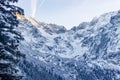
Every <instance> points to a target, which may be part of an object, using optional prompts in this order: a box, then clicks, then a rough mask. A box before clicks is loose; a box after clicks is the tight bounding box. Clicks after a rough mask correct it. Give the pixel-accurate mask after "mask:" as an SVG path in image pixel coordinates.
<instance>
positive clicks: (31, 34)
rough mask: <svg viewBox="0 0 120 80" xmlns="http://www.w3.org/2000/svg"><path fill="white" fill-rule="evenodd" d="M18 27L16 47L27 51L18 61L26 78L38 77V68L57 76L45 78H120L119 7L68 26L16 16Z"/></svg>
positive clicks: (56, 79) (22, 51)
mask: <svg viewBox="0 0 120 80" xmlns="http://www.w3.org/2000/svg"><path fill="white" fill-rule="evenodd" d="M17 30H18V31H19V32H21V35H22V36H23V38H24V40H23V41H21V43H20V46H19V50H20V51H21V53H24V54H26V61H25V63H21V64H20V65H22V66H21V69H23V72H24V73H25V74H26V80H41V79H40V77H41V76H40V75H42V74H43V73H42V74H40V75H39V74H38V73H37V71H38V72H42V71H43V72H44V70H46V71H49V72H51V74H52V76H53V75H55V76H58V77H57V78H54V77H51V78H50V77H49V78H46V79H45V78H44V80H120V11H117V12H111V13H106V14H104V15H101V16H100V17H99V18H94V19H93V20H92V21H91V22H83V23H81V24H80V25H79V26H76V27H73V28H72V29H70V30H66V28H65V27H64V26H59V25H56V24H47V23H43V22H39V21H37V20H35V19H33V18H31V17H30V18H25V19H22V20H19V27H17ZM27 63H28V64H27ZM28 65H29V66H28ZM30 66H31V67H30ZM33 68H35V69H34V70H33ZM27 70H29V71H31V72H27ZM46 73H47V72H46ZM46 73H45V74H46ZM47 75H48V74H47ZM43 76H44V75H43ZM52 78H54V79H52Z"/></svg>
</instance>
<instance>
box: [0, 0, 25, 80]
mask: <svg viewBox="0 0 120 80" xmlns="http://www.w3.org/2000/svg"><path fill="white" fill-rule="evenodd" d="M17 1H18V0H0V80H20V79H22V75H19V74H20V70H19V68H18V67H17V63H18V62H19V61H20V59H21V58H22V57H24V55H23V54H22V53H20V51H19V50H18V46H19V42H20V40H23V38H22V36H21V35H20V33H19V32H18V31H17V30H16V29H15V28H16V27H17V26H18V23H19V22H18V20H17V19H16V16H15V15H14V13H15V12H16V11H17V12H18V13H19V14H22V15H23V10H22V9H21V8H19V7H17V6H14V5H12V3H15V2H17Z"/></svg>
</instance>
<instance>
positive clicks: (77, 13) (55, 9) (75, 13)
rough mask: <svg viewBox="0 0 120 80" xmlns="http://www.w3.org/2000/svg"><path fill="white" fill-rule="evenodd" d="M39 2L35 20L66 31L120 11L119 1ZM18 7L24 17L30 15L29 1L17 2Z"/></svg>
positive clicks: (68, 0) (57, 0)
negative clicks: (56, 25) (20, 8)
mask: <svg viewBox="0 0 120 80" xmlns="http://www.w3.org/2000/svg"><path fill="white" fill-rule="evenodd" d="M40 1H42V0H39V1H38V3H37V11H36V16H35V18H36V19H37V20H39V21H41V22H46V23H54V24H58V25H63V26H65V27H66V28H67V29H70V28H71V27H73V26H77V25H79V24H80V23H81V22H83V21H90V20H92V18H94V17H96V16H97V17H98V16H100V15H101V14H103V13H106V12H110V11H116V10H119V9H120V0H45V1H44V3H43V4H42V5H41V6H40V4H41V3H40ZM18 5H19V6H20V7H22V8H23V9H24V10H25V15H26V16H30V15H31V13H32V9H31V1H30V0H19V3H18Z"/></svg>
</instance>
